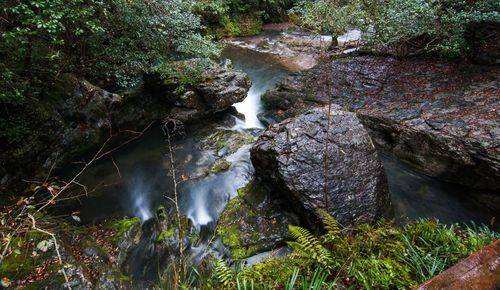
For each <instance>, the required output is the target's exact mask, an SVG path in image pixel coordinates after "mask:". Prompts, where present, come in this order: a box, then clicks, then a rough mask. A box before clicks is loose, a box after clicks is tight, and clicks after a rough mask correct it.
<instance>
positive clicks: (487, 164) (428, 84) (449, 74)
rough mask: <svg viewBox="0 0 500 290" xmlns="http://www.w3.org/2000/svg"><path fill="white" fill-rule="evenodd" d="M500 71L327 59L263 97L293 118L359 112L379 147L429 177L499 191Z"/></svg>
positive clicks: (381, 60)
mask: <svg viewBox="0 0 500 290" xmlns="http://www.w3.org/2000/svg"><path fill="white" fill-rule="evenodd" d="M499 76H500V74H499V67H498V66H479V65H474V64H470V63H466V62H461V63H454V62H446V61H439V60H435V59H395V58H391V57H376V56H366V55H363V56H361V55H354V56H346V57H334V58H332V59H329V60H325V61H324V62H322V63H321V64H319V65H318V66H316V67H315V68H313V69H311V70H309V71H307V72H304V73H300V74H295V75H292V76H290V77H288V78H287V79H285V80H284V81H283V82H281V83H280V84H279V85H278V86H277V87H276V89H275V90H272V91H270V92H268V93H267V94H266V95H264V96H263V101H264V103H265V104H266V105H267V108H268V109H274V110H281V111H282V112H284V113H283V115H284V116H286V117H290V116H294V115H296V114H300V113H301V112H303V111H305V110H307V108H308V107H310V106H311V105H314V106H318V105H322V104H323V105H324V104H327V103H328V101H329V100H331V101H332V102H333V103H335V104H338V105H341V106H342V107H343V108H346V109H347V110H350V111H353V112H356V113H357V114H358V116H359V118H360V119H361V121H362V122H363V124H364V125H365V127H366V128H367V129H368V130H369V131H370V134H371V136H372V139H373V141H374V144H375V146H377V147H378V149H381V150H383V151H386V152H389V153H392V154H394V155H395V156H396V157H397V158H398V159H400V160H402V161H404V162H406V163H408V164H410V165H411V166H413V167H414V168H416V169H418V170H419V171H422V172H424V173H425V174H427V175H430V176H433V177H438V178H440V179H442V180H445V181H448V182H453V183H458V184H461V185H465V186H468V187H471V188H475V189H479V190H484V191H485V192H490V193H491V192H498V189H499V186H500V183H498V180H499V178H500V157H499V150H498V148H499V144H500V143H499V140H500V139H499V138H498V137H499V123H498V119H499V118H498V108H499V107H500V98H498V96H499V93H500V91H499V86H498V83H499Z"/></svg>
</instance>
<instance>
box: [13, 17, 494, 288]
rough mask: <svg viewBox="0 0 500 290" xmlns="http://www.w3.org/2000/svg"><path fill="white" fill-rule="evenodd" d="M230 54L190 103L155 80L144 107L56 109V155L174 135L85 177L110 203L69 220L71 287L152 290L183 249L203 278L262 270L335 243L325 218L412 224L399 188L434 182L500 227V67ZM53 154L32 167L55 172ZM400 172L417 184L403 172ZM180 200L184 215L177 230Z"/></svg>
mask: <svg viewBox="0 0 500 290" xmlns="http://www.w3.org/2000/svg"><path fill="white" fill-rule="evenodd" d="M285 28H286V29H291V28H290V27H288V26H286V27H285ZM272 29H273V28H272V27H271V30H272ZM351 36H352V35H351ZM351 36H349V35H348V36H346V39H348V38H349V37H351ZM349 39H350V38H349ZM341 40H342V39H341ZM227 43H228V48H227V50H226V52H225V53H226V54H225V56H227V57H229V58H231V59H232V60H233V63H232V64H231V63H230V62H227V61H226V62H222V63H221V64H220V65H218V66H216V67H213V68H212V69H211V70H208V71H206V72H205V73H204V75H203V81H201V82H200V83H198V84H197V85H195V86H187V87H185V88H184V90H183V91H182V93H181V94H180V95H179V92H177V93H176V95H175V96H174V95H172V88H173V87H176V86H178V85H179V84H173V83H171V80H166V79H162V78H161V77H160V76H158V75H150V76H147V77H146V78H145V83H144V85H143V87H142V88H141V90H140V91H141V93H140V94H137V93H134V94H132V95H117V94H110V93H108V92H106V91H105V90H102V89H100V88H98V87H95V86H93V85H92V84H90V83H88V82H86V81H85V80H78V79H75V78H72V77H69V80H70V81H69V82H68V86H69V87H70V88H71V90H69V91H70V92H71V95H72V96H73V97H72V98H69V99H68V102H69V103H67V104H62V105H61V108H62V109H61V110H63V111H64V114H63V115H62V117H61V119H60V121H61V122H63V121H64V122H66V121H67V120H72V121H71V122H70V123H68V124H71V125H68V124H66V123H64V126H63V127H61V129H60V132H59V131H58V132H59V133H58V134H62V136H65V137H64V138H63V139H62V140H65V141H61V143H54V147H53V149H54V150H53V151H54V152H56V153H57V152H59V151H61V152H64V150H66V148H68V146H69V147H75V146H76V145H75V144H86V145H88V146H92V144H93V145H96V144H97V143H98V142H99V140H102V139H99V138H97V137H96V136H101V135H102V134H103V133H105V132H108V130H112V132H120V131H123V132H127V131H130V130H134V131H136V130H138V129H140V128H141V127H144V126H147V125H148V124H149V123H150V122H151V121H154V120H160V119H161V120H166V122H165V124H166V126H164V127H163V131H162V130H161V128H156V129H153V130H152V131H151V132H149V133H145V134H144V136H145V137H144V139H143V140H142V141H138V142H137V143H133V144H131V145H129V146H128V147H127V149H125V150H123V151H119V152H121V153H118V152H117V154H116V155H115V156H114V157H113V159H110V160H105V161H103V162H101V163H98V164H96V165H95V166H93V167H92V168H90V169H89V170H88V172H86V174H84V175H82V183H84V184H86V185H94V186H95V187H94V188H95V193H100V194H92V195H91V196H90V197H85V198H82V200H81V201H79V202H81V203H82V204H81V205H76V206H75V204H71V206H69V207H68V208H69V209H71V211H72V213H71V215H72V220H70V221H69V222H68V221H65V222H68V224H67V227H69V228H71V229H72V233H71V234H68V235H67V236H65V239H64V245H63V250H62V253H63V257H64V258H65V260H68V261H69V262H68V263H69V264H70V265H68V267H67V273H68V275H69V278H70V279H69V280H70V281H71V285H70V286H73V287H76V288H79V287H80V288H84V289H85V288H91V287H97V288H108V289H114V288H126V287H131V286H133V285H136V286H137V285H140V287H142V288H148V287H151V286H152V285H153V283H154V282H155V281H156V280H158V279H159V277H158V274H159V272H160V270H162V269H170V268H169V267H171V265H175V262H176V261H178V258H179V256H178V255H177V253H179V251H180V248H182V249H183V251H184V252H183V253H184V254H185V255H186V257H188V260H189V261H190V263H193V264H197V263H200V261H203V258H204V257H212V258H220V259H222V260H225V261H228V262H229V263H233V262H238V263H239V262H241V263H243V264H253V263H256V262H259V261H262V260H265V259H267V258H269V257H273V256H274V255H286V254H288V252H289V251H290V249H289V248H287V247H286V245H287V242H289V241H290V240H291V238H290V236H289V228H288V225H301V226H304V227H307V228H309V229H313V230H317V231H319V232H321V231H324V229H323V228H322V227H321V226H320V225H321V222H320V220H321V219H322V216H323V213H325V212H326V213H327V214H329V215H331V216H333V217H334V218H335V219H336V220H337V221H338V222H339V223H340V225H341V226H346V227H352V228H354V227H356V226H358V225H361V224H375V223H377V222H378V221H380V220H381V219H383V218H385V219H391V218H396V220H397V221H398V222H400V223H402V224H404V223H405V222H406V221H403V220H402V219H401V218H400V217H398V216H395V215H394V207H393V205H394V206H396V208H397V204H398V202H400V200H401V197H400V196H399V195H398V194H399V193H398V192H396V191H395V190H394V188H395V185H400V184H399V183H401V182H406V183H405V185H408V184H410V183H411V182H415V183H417V184H419V185H420V184H421V183H422V181H421V180H424V178H425V180H427V178H429V179H430V178H432V181H433V182H438V181H437V180H440V181H439V182H443V181H445V182H450V183H455V184H456V185H458V186H463V187H464V188H466V190H464V191H465V192H466V194H468V195H472V199H473V200H475V201H479V202H480V203H481V204H483V205H485V206H486V207H487V208H489V209H490V210H487V211H485V212H484V213H483V214H484V215H485V216H487V218H485V219H483V217H481V219H480V221H481V222H490V224H489V226H490V227H491V228H494V229H495V228H497V227H498V226H497V222H496V220H495V218H496V215H497V213H498V206H499V202H498V200H499V196H498V192H497V191H498V182H497V179H498V175H499V166H500V165H499V164H500V163H499V161H500V159H499V156H498V153H499V152H498V146H499V144H498V142H499V140H498V121H497V120H498V119H499V118H498V109H499V108H500V106H499V104H500V100H499V98H498V95H499V91H498V80H499V79H498V75H499V74H498V72H499V71H498V68H497V67H496V66H483V65H476V64H468V63H460V64H459V63H453V62H448V61H443V60H435V59H432V60H431V59H421V58H415V59H406V60H401V59H396V58H393V57H386V56H374V55H366V54H361V53H356V52H355V53H351V52H352V50H349V51H347V52H346V51H345V49H346V47H340V46H339V45H336V44H342V46H349V45H351V46H352V45H354V46H356V40H355V39H354V41H353V42H352V43H347V42H345V41H344V40H342V42H339V40H337V41H335V40H334V39H332V38H331V37H323V36H319V37H318V36H314V37H313V36H311V35H308V34H306V33H304V32H302V31H292V32H286V33H282V32H280V31H272V32H269V31H268V34H266V35H263V36H258V37H252V38H241V39H232V40H228V41H227ZM238 69H242V70H244V71H245V72H246V73H247V74H248V76H247V74H245V73H243V72H240V71H238ZM285 76H286V77H285ZM250 80H252V82H253V83H251V82H250ZM266 91H267V93H265V92H266ZM264 93H265V94H264ZM262 94H264V95H263V96H262V101H263V102H262V104H261V102H260V99H261V95H262ZM249 100H250V101H249ZM233 105H234V106H235V107H236V109H237V111H236V112H235V110H234V108H232V106H233ZM261 105H262V107H261ZM64 108H66V109H64ZM74 108H79V109H78V110H76V109H74ZM75 110H76V111H75ZM228 112H231V113H232V114H228ZM61 114H62V113H61ZM268 124H270V125H269V126H267V125H268ZM172 125H175V126H176V129H179V130H178V131H177V130H175V132H174V131H172V129H174V128H173V127H172ZM94 137H95V138H94ZM86 138H87V139H88V138H90V139H92V142H90V143H86V142H84V140H87V139H86ZM141 142H142V143H141ZM45 153H46V152H45V151H43V152H42V151H40V152H38V153H37V154H38V155H39V157H37V158H39V159H44V160H48V161H47V162H45V163H46V166H50V165H51V164H52V163H51V162H52V161H50V160H52V159H50V158H52V157H50V156H49V157H48V156H46V154H45ZM171 154H172V155H171ZM56 155H57V154H56ZM54 156H55V155H54ZM69 156H70V155H67V157H68V158H69ZM388 156H389V157H388ZM47 158H48V159H47ZM54 158H55V157H54ZM63 160H64V159H63ZM49 161H50V162H49ZM400 161H401V162H403V163H405V164H406V165H404V166H409V167H410V168H411V169H409V170H415V171H414V172H413V171H412V173H411V174H406V175H404V176H403V174H402V173H401V172H396V171H398V170H399V171H401V169H400V167H399V163H398V162H400ZM391 162H392V163H396V165H391V164H392V163H391ZM384 163H385V168H384ZM388 164H389V165H391V166H392V167H390V168H389V169H388ZM396 173H398V174H396ZM401 176H403V177H405V178H402V177H401ZM408 176H409V177H408ZM10 177H12V175H9V178H10ZM407 178H408V179H407ZM4 179H5V178H4ZM406 180H410V181H406ZM398 182H399V183H398ZM427 184H432V183H431V182H428V183H427ZM427 184H425V186H428V185H427ZM389 185H392V187H391V186H389ZM425 186H422V187H425ZM391 188H392V189H391ZM408 188H409V189H405V190H406V191H407V192H411V193H412V194H413V193H414V191H418V190H420V189H418V190H417V189H416V188H413V187H411V186H408ZM85 190H86V189H85ZM429 192H430V191H429ZM436 192H437V194H436V193H435V192H433V194H435V195H433V197H434V196H437V195H439V194H440V193H441V192H440V191H439V190H438V191H436ZM83 194H84V192H83V189H82V192H81V195H82V196H83ZM174 194H175V195H176V194H179V195H180V197H179V200H178V202H179V203H178V204H177V205H176V206H179V210H180V213H181V214H182V215H184V216H185V217H184V218H181V219H180V220H178V221H177V222H176V218H175V216H176V212H175V207H174V206H173V205H174V204H173V203H172V200H174V197H175V196H174ZM391 195H392V196H391ZM422 195H425V192H424V193H423V194H422ZM411 197H417V198H420V199H418V200H414V201H413V200H412V202H415V203H419V202H423V200H424V198H423V197H420V196H419V195H418V194H414V195H411ZM446 198H449V200H451V201H453V203H449V204H438V205H437V206H436V207H435V210H434V212H432V213H430V215H424V214H422V213H417V214H415V215H412V218H419V217H431V218H439V216H438V214H436V213H439V210H440V208H445V207H447V206H448V207H452V206H453V208H455V206H456V208H457V209H458V210H462V209H464V208H466V207H465V206H461V202H459V201H460V198H459V197H455V196H453V197H449V196H447V197H446ZM435 200H441V201H444V202H443V203H446V202H447V201H448V199H444V197H443V198H442V199H440V197H439V196H438V197H435V198H434V200H432V199H431V200H429V201H425V202H423V203H426V202H430V203H433V202H435ZM410 206H411V205H410ZM75 207H76V209H78V210H75ZM422 207H426V206H425V204H424V205H423V206H422ZM422 207H418V206H415V208H418V210H417V211H419V210H421V211H424V210H422V209H421V208H422ZM403 209H404V208H403ZM433 209H434V208H433ZM477 209H478V208H477V207H474V208H473V209H471V210H470V211H471V212H473V213H474V214H476V213H477V211H478V210H477ZM59 210H60V211H68V209H64V208H63V209H59ZM124 216H129V217H132V216H135V217H136V218H131V219H128V218H127V219H122V217H124ZM471 216H474V215H467V214H466V215H464V218H463V219H462V218H461V219H460V220H456V219H454V216H453V217H452V218H450V220H449V222H456V221H463V220H467V221H469V220H470V217H471ZM137 217H138V218H137ZM474 217H475V216H474ZM490 218H493V219H491V220H488V219H490ZM447 222H448V220H447ZM179 225H180V226H181V228H179ZM181 231H184V233H183V239H182V240H180V239H178V238H177V237H178V236H179V235H180V232H181ZM43 245H45V244H42V246H43ZM49 248H50V249H46V250H45V251H42V249H41V250H39V251H38V252H37V253H38V254H40V255H42V252H43V253H46V255H52V257H51V258H50V259H47V261H49V260H50V263H49V264H48V265H46V266H47V267H49V266H53V265H54V264H55V263H57V260H56V255H55V252H54V247H53V246H50V247H49ZM39 252H40V253H39ZM38 254H37V255H38ZM182 258H184V257H182ZM34 259H35V258H34ZM495 267H497V266H495ZM51 269H52V268H51ZM52 274H54V275H56V273H55V272H54V271H53V272H52ZM38 278H39V277H38ZM45 279H47V277H46V278H45ZM437 280H439V278H438V279H437ZM344 282H345V281H344ZM23 283H24V282H23ZM51 283H52V282H51ZM51 283H49V284H47V285H48V286H49V287H53V286H54V287H56V286H57V285H60V284H61V283H62V281H56V282H54V283H52V284H51ZM434 283H438V282H434ZM56 284H57V285H56ZM347 284H348V283H347ZM347 284H346V285H347ZM19 285H21V284H19Z"/></svg>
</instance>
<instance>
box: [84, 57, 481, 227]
mask: <svg viewBox="0 0 500 290" xmlns="http://www.w3.org/2000/svg"><path fill="white" fill-rule="evenodd" d="M224 56H225V57H227V58H229V59H230V60H231V61H232V65H233V66H234V67H235V68H236V69H240V70H242V71H244V72H245V73H247V74H248V75H249V77H250V78H251V80H252V84H253V85H252V87H251V88H250V91H249V92H248V95H247V98H246V99H245V100H244V101H243V102H241V103H238V104H235V105H234V107H235V108H236V110H237V112H238V113H239V114H236V115H232V114H230V113H227V114H226V115H224V116H221V117H220V118H219V119H216V120H215V121H213V122H212V123H211V124H199V125H196V126H194V127H192V128H189V132H188V134H187V137H186V138H181V140H177V141H173V142H172V149H173V153H174V154H173V156H174V158H173V159H174V160H173V162H174V168H175V174H176V177H177V180H180V184H179V187H178V193H179V206H180V209H181V211H182V212H183V213H184V214H185V215H186V216H187V217H189V219H190V220H191V222H192V224H193V225H194V227H196V228H198V229H200V228H201V227H203V226H207V225H210V227H213V225H214V224H215V222H216V221H217V219H218V217H219V215H220V213H221V212H222V211H223V209H224V207H225V205H226V203H227V202H228V200H230V199H231V198H233V197H235V196H236V195H237V190H238V189H239V188H241V187H243V186H245V185H246V184H247V183H248V182H249V181H250V180H251V179H252V178H253V173H254V169H253V166H252V164H251V162H250V152H249V149H250V148H251V144H252V143H253V142H254V141H255V140H256V138H257V137H258V136H259V134H260V133H261V132H262V130H264V127H265V126H264V124H262V122H261V121H260V120H259V118H258V114H259V113H260V112H261V111H262V104H261V100H260V96H261V95H262V94H263V93H264V92H265V91H266V90H268V89H269V88H271V87H272V86H273V85H275V84H276V83H277V82H278V81H279V80H280V79H281V78H283V77H284V76H285V75H286V74H287V73H288V72H287V71H286V70H285V69H284V68H283V67H281V66H279V65H278V64H276V63H273V62H270V61H269V60H266V59H259V58H256V57H255V55H250V54H248V53H245V52H243V51H237V50H231V51H226V52H225V54H224ZM381 157H382V160H383V162H384V166H385V170H386V173H387V177H388V180H389V189H390V193H391V199H392V204H393V206H394V208H395V219H396V222H398V223H404V222H406V221H408V220H415V219H419V218H436V219H439V220H441V221H442V222H445V223H471V222H474V223H476V224H483V223H484V224H487V223H488V222H489V218H490V217H489V216H488V215H487V214H486V213H485V212H484V211H483V210H482V208H481V207H480V206H479V205H476V204H474V203H472V202H470V201H469V200H468V199H467V198H465V196H466V195H467V194H470V193H469V192H467V189H464V188H463V187H458V186H455V185H451V184H447V183H444V182H441V181H438V180H436V179H433V178H430V177H428V176H425V175H423V174H421V173H418V172H416V171H414V170H412V169H410V168H409V167H408V166H406V165H404V164H402V163H401V162H399V161H398V160H396V159H394V158H393V157H391V156H387V155H382V156H381ZM114 161H115V162H114V163H113V162H112V161H111V160H103V161H101V162H99V163H97V164H95V165H94V166H93V167H92V168H90V169H89V171H88V172H86V174H85V175H84V176H83V178H82V180H81V181H80V182H81V183H82V184H85V185H87V187H89V188H96V192H98V193H99V194H97V195H95V196H93V197H92V198H88V199H87V200H86V201H85V202H84V203H83V205H82V208H81V219H82V222H83V223H92V222H96V221H99V220H101V219H104V218H106V217H110V216H137V217H140V218H141V220H143V221H146V220H148V219H150V218H151V217H153V216H154V209H155V208H156V207H157V206H158V205H160V204H168V203H170V202H169V200H168V198H166V196H171V194H172V191H173V188H174V187H173V182H172V172H171V161H172V160H171V159H170V155H169V147H168V142H167V140H166V138H165V135H164V134H163V132H162V130H161V129H160V128H153V129H151V130H150V131H149V132H148V133H147V134H146V135H145V136H144V137H143V138H142V139H141V140H140V141H137V142H135V143H133V144H131V145H129V146H127V147H126V148H124V149H123V150H121V151H120V152H118V153H117V154H115V156H114Z"/></svg>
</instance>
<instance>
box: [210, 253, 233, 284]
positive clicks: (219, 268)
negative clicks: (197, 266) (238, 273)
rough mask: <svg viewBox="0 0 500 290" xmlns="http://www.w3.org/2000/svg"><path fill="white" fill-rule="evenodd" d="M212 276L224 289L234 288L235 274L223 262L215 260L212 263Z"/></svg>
mask: <svg viewBox="0 0 500 290" xmlns="http://www.w3.org/2000/svg"><path fill="white" fill-rule="evenodd" d="M214 275H215V277H216V278H217V280H218V281H219V283H221V284H222V286H224V287H225V288H231V287H233V286H234V280H235V273H234V271H233V270H232V269H231V268H230V267H229V266H228V265H227V264H226V262H225V261H224V260H220V259H216V260H215V262H214Z"/></svg>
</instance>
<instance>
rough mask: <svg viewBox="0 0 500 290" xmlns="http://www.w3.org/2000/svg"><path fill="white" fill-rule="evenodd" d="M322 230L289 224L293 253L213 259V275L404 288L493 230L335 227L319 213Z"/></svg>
mask: <svg viewBox="0 0 500 290" xmlns="http://www.w3.org/2000/svg"><path fill="white" fill-rule="evenodd" d="M322 216H323V219H324V223H325V228H326V229H327V232H326V233H325V234H324V235H322V236H315V235H313V234H312V233H310V232H309V231H308V230H307V229H304V228H301V227H296V226H290V235H291V236H292V237H293V238H294V241H292V242H289V246H290V247H291V248H292V249H293V253H292V254H290V255H288V256H285V257H278V258H272V259H270V260H267V261H265V262H263V263H260V264H256V265H254V266H252V267H243V268H238V267H237V269H239V270H235V269H233V268H230V267H229V266H228V265H227V263H225V262H223V261H221V260H219V261H216V262H215V270H214V279H215V280H216V281H218V283H219V285H221V286H224V287H226V288H239V289H253V288H255V289H268V288H269V289H275V288H280V289H281V288H285V289H332V288H335V287H338V286H341V285H343V286H347V287H348V288H349V289H360V288H363V289H406V288H410V287H415V286H418V285H419V284H420V283H423V282H425V281H426V280H428V279H430V278H431V277H433V276H435V275H437V274H439V273H441V272H442V271H444V270H445V269H447V268H449V267H450V266H452V265H453V264H455V263H457V262H458V261H459V260H460V259H463V258H465V257H467V256H468V255H469V254H470V253H472V252H474V251H477V250H479V249H481V248H482V247H484V246H486V245H487V244H489V243H491V242H492V241H494V240H495V239H498V238H499V235H498V234H497V233H495V232H492V231H490V230H489V229H487V228H470V227H466V228H463V227H460V226H457V225H452V226H447V225H444V224H440V223H438V222H436V221H432V220H421V221H417V222H413V223H410V224H408V225H406V226H404V227H403V228H400V227H396V226H394V225H392V224H390V223H387V222H383V221H382V222H379V223H378V224H376V225H373V226H372V225H368V224H364V225H360V226H358V227H356V228H354V229H341V228H340V227H339V226H338V225H337V223H336V221H335V220H334V219H333V218H332V217H331V216H329V215H328V214H322Z"/></svg>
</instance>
